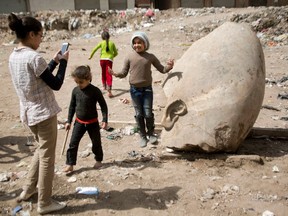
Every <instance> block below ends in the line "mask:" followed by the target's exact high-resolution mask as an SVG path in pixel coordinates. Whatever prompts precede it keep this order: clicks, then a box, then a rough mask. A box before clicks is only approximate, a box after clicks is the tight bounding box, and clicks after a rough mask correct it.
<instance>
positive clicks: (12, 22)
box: [8, 13, 43, 40]
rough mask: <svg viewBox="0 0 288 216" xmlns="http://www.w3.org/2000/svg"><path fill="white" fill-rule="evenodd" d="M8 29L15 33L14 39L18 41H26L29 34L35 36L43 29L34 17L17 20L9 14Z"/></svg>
mask: <svg viewBox="0 0 288 216" xmlns="http://www.w3.org/2000/svg"><path fill="white" fill-rule="evenodd" d="M8 22H9V28H10V29H11V30H12V31H15V33H16V37H17V38H18V39H19V40H24V39H26V37H27V35H28V33H29V32H31V31H32V32H34V33H35V34H36V35H37V34H38V33H39V32H40V31H42V29H43V27H42V25H41V22H39V21H38V20H37V19H35V18H34V17H29V16H26V17H23V18H19V17H17V16H16V15H15V14H13V13H11V14H9V16H8Z"/></svg>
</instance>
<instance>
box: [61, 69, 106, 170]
mask: <svg viewBox="0 0 288 216" xmlns="http://www.w3.org/2000/svg"><path fill="white" fill-rule="evenodd" d="M71 76H72V77H73V78H74V81H75V82H76V83H77V86H76V87H75V88H74V89H73V91H72V97H71V102H70V106H69V114H68V120H67V123H66V124H65V129H66V130H69V129H70V127H71V122H72V119H73V116H74V114H75V113H76V119H75V123H74V127H73V132H72V137H71V140H70V144H69V148H68V150H67V155H66V164H67V165H68V166H67V167H66V168H65V170H64V171H65V172H72V171H73V166H74V165H76V159H77V152H78V147H79V143H80V140H81V139H82V137H83V135H84V134H85V132H86V131H88V134H89V137H90V139H91V141H92V152H93V153H94V155H95V160H96V163H95V165H94V168H95V169H97V168H100V167H101V165H102V164H101V162H102V160H103V150H102V145H101V135H100V126H99V122H98V113H97V107H96V104H97V103H99V105H100V107H101V112H102V117H103V119H102V123H101V128H103V129H106V128H107V124H108V123H107V122H108V108H107V104H106V101H105V99H104V97H103V95H102V92H101V90H100V89H99V88H97V87H96V86H94V85H92V84H91V79H92V75H91V71H90V67H89V66H79V67H77V68H76V69H75V71H73V72H72V74H71Z"/></svg>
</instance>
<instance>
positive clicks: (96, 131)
mask: <svg viewBox="0 0 288 216" xmlns="http://www.w3.org/2000/svg"><path fill="white" fill-rule="evenodd" d="M86 131H88V134H89V137H90V139H91V141H92V152H93V153H94V155H95V160H96V161H100V162H101V161H102V160H103V150H102V144H101V135H100V126H99V123H98V122H95V123H91V124H82V123H79V122H77V121H75V123H74V127H73V132H72V136H71V140H70V144H69V148H68V150H67V156H66V164H67V165H76V161H77V152H78V147H79V143H80V140H81V139H82V137H83V136H84V134H85V132H86Z"/></svg>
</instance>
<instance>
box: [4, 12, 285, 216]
mask: <svg viewBox="0 0 288 216" xmlns="http://www.w3.org/2000/svg"><path fill="white" fill-rule="evenodd" d="M253 10H254V9H253V8H246V9H230V10H227V11H224V12H223V13H221V14H212V15H207V16H196V17H181V18H180V17H179V19H177V17H173V16H172V17H173V19H171V17H167V19H166V21H162V22H160V21H156V23H155V25H154V26H152V27H148V28H144V29H142V30H143V31H146V32H147V34H148V37H149V39H150V43H151V48H150V52H152V53H154V54H155V55H156V56H157V57H158V58H159V59H160V60H161V61H162V62H165V61H166V60H167V59H169V58H174V59H175V60H176V61H177V59H179V58H180V57H181V55H182V54H183V53H184V52H185V50H187V49H188V47H189V45H190V44H192V42H193V41H194V40H193V39H191V38H187V37H186V35H185V34H184V33H181V31H179V26H181V25H186V26H193V25H198V26H199V25H200V26H201V25H202V26H205V25H206V23H208V22H210V21H211V20H215V19H226V20H229V18H230V17H231V16H232V14H233V13H236V12H237V13H247V12H251V11H252V12H253ZM259 10H260V9H259ZM175 16H176V14H175ZM131 34H132V33H131V32H126V33H125V32H124V33H122V34H117V35H113V36H112V37H111V40H113V41H114V42H115V43H116V45H117V47H118V49H119V56H118V57H116V58H115V61H114V66H113V68H114V70H115V71H119V70H121V67H122V62H123V59H124V57H125V54H126V53H127V52H128V51H129V50H130V49H131V47H130V45H129V42H130V37H131ZM99 40H100V38H99V37H94V38H90V39H84V38H81V37H78V38H74V39H71V40H70V41H69V42H70V43H71V44H72V45H71V46H70V59H69V63H68V70H67V75H66V78H65V83H64V84H63V86H62V89H61V90H60V91H58V92H55V95H56V97H57V101H58V103H59V105H60V106H61V107H62V112H61V113H60V114H59V115H58V120H59V122H62V121H64V120H65V119H66V118H67V112H68V106H69V101H70V94H71V90H72V88H73V87H74V86H75V83H74V81H73V80H72V79H71V77H70V76H69V73H70V72H71V71H72V70H73V69H74V68H75V67H76V66H78V65H81V64H89V65H90V66H91V68H92V70H93V81H92V83H93V84H94V85H96V86H98V87H99V88H100V87H101V84H100V83H101V76H100V67H99V63H98V62H99V57H98V55H97V54H96V55H95V56H94V58H93V59H92V60H90V61H89V60H88V57H89V54H90V50H91V49H92V48H93V47H94V45H95V44H96V43H97V42H99ZM1 41H3V38H2V39H1ZM62 42H63V41H61V40H59V41H53V42H43V43H42V44H41V47H40V48H39V51H40V52H41V53H42V54H43V56H44V57H45V58H46V59H47V61H48V60H50V58H51V57H52V56H53V54H54V53H55V52H56V51H57V50H58V49H59V47H60V46H61V43H62ZM0 46H1V48H0V71H1V72H0V92H1V95H0V175H1V176H5V175H7V176H8V177H9V178H8V179H7V181H1V182H0V200H1V203H0V213H1V215H11V211H12V210H13V209H14V207H15V206H17V205H20V206H21V207H22V208H23V209H22V210H21V211H20V212H19V213H17V214H18V215H37V213H36V208H37V195H35V196H33V197H32V198H31V199H30V200H29V201H28V202H23V203H20V204H17V203H16V201H15V198H16V197H17V196H18V195H19V194H20V192H21V187H22V185H23V181H24V180H25V178H26V175H27V170H28V167H29V161H30V160H31V158H32V155H33V152H34V149H35V146H33V143H34V142H33V140H32V138H31V133H29V130H28V129H27V128H25V127H24V126H23V125H22V124H21V122H20V120H19V102H18V98H17V96H16V93H15V90H14V87H13V85H12V82H11V78H10V74H9V71H8V57H9V54H10V53H11V51H12V49H13V47H14V46H15V45H13V44H11V45H7V44H5V45H4V43H1V45H0ZM263 50H264V53H265V61H266V77H267V80H269V81H267V85H266V90H265V98H264V102H263V105H266V108H262V109H261V111H260V114H259V117H258V119H257V121H256V123H255V127H260V128H270V129H277V128H278V129H286V128H287V121H285V117H286V115H287V102H286V100H285V99H280V98H279V97H278V95H279V94H282V93H285V90H286V88H287V86H285V82H284V83H282V84H281V85H279V84H278V85H277V84H276V85H275V84H273V82H271V80H272V81H273V80H274V81H277V80H280V79H281V78H283V77H284V76H286V75H287V68H288V46H263ZM98 54H99V53H98ZM165 77H166V75H162V74H160V73H158V72H156V71H155V70H153V80H154V82H153V88H154V97H155V99H154V113H155V117H156V123H159V122H160V119H161V115H162V111H163V108H164V107H165V103H166V98H165V95H164V93H163V91H162V89H161V82H163V81H164V79H165ZM128 89H129V86H128V79H127V78H125V79H117V78H114V81H113V93H114V95H115V97H114V98H111V99H110V98H108V97H107V94H106V92H103V94H104V97H105V99H106V101H107V103H108V108H109V121H110V126H112V127H114V131H112V132H107V131H102V132H101V134H102V143H103V150H104V161H103V163H104V166H103V167H102V169H100V170H94V169H93V168H92V167H93V165H94V160H93V154H91V147H90V140H89V137H88V135H85V136H84V137H83V139H82V141H81V144H80V148H79V152H78V153H79V155H78V161H77V165H76V166H75V172H73V174H72V175H69V176H67V175H65V174H64V173H63V172H62V169H63V168H64V166H65V155H63V156H61V149H62V145H63V141H64V137H65V130H64V129H61V124H59V133H58V142H57V151H56V155H57V157H56V169H55V180H54V189H53V198H55V199H56V200H59V201H63V202H66V203H67V207H66V208H65V209H64V210H61V211H59V212H55V215H139V216H144V215H155V214H156V215H163V216H164V215H193V216H208V215H210V216H212V215H213V216H224V215H225V216H226V215H233V216H241V215H249V216H256V215H257V216H258V215H273V214H272V213H274V215H277V216H285V215H287V212H288V201H287V199H288V192H287V191H288V179H287V173H288V171H287V167H288V157H287V153H288V140H287V139H284V138H278V139H276V138H271V137H267V136H263V137H258V138H253V139H246V140H245V141H244V143H243V145H241V147H240V148H239V150H238V151H237V152H236V153H235V154H227V153H217V154H199V153H193V152H190V153H187V152H186V153H178V154H175V153H169V152H167V151H166V147H165V143H161V127H160V126H159V125H158V124H157V133H158V136H159V143H158V145H156V146H152V145H148V146H147V147H146V148H143V149H142V148H140V147H139V145H138V135H137V134H132V135H125V131H130V130H129V129H131V127H132V126H133V122H134V121H133V116H134V110H133V107H132V106H131V103H123V101H125V99H127V100H128V101H129V102H130V95H129V92H128ZM267 107H268V108H267ZM269 107H270V108H271V107H273V108H277V110H276V109H270V108H269ZM99 113H101V112H100V111H99ZM129 123H131V124H129ZM121 131H122V132H121ZM70 135H71V133H70V134H69V136H68V142H67V146H68V144H69V140H70ZM109 135H110V136H109ZM31 143H32V145H31ZM80 186H91V187H97V188H98V189H99V190H100V194H99V196H98V197H96V196H94V195H80V194H77V193H76V192H75V190H76V187H80ZM269 212H270V213H271V214H268V213H269Z"/></svg>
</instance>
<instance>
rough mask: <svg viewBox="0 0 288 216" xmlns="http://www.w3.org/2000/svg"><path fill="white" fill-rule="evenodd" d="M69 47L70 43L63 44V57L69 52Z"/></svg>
mask: <svg viewBox="0 0 288 216" xmlns="http://www.w3.org/2000/svg"><path fill="white" fill-rule="evenodd" d="M68 47H69V43H67V42H65V43H63V44H62V47H61V54H62V55H63V54H64V53H65V52H66V51H67V50H68Z"/></svg>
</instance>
